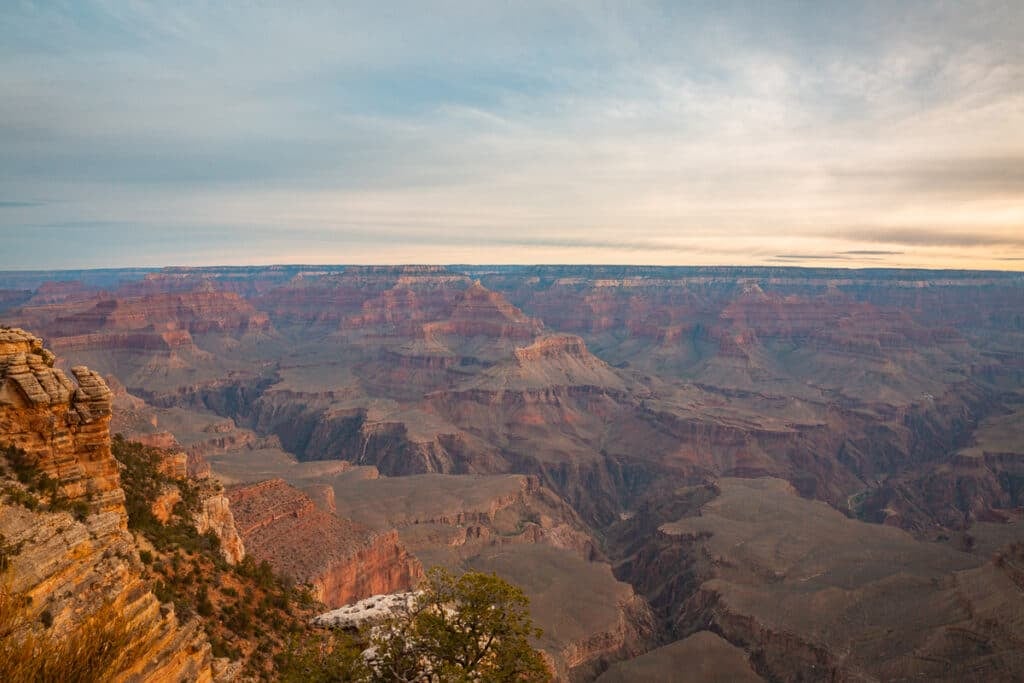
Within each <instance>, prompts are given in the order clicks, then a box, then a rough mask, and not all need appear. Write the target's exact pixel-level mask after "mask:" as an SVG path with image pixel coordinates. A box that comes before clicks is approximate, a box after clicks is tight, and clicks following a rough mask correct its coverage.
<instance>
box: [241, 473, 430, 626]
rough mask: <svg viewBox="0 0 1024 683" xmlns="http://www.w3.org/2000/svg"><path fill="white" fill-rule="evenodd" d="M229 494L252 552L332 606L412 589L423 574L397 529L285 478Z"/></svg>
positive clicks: (244, 539) (242, 533)
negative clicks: (322, 504) (327, 507)
mask: <svg viewBox="0 0 1024 683" xmlns="http://www.w3.org/2000/svg"><path fill="white" fill-rule="evenodd" d="M228 498H229V499H230V501H231V508H232V510H233V511H234V515H235V523H236V524H237V526H238V529H239V532H240V533H241V535H242V540H243V542H244V543H245V547H246V551H247V552H248V554H249V555H252V556H253V557H254V558H255V559H257V560H266V561H267V562H269V563H270V565H271V566H272V567H273V568H274V569H275V570H276V571H278V572H280V573H284V574H288V575H290V576H292V577H293V578H295V579H296V580H298V581H301V582H308V583H310V584H312V585H313V587H314V590H315V593H316V596H317V598H318V599H319V600H321V601H322V602H323V603H324V604H326V605H327V606H329V607H338V606H340V605H345V604H348V603H350V602H355V601H356V600H360V599H362V598H365V597H369V596H371V595H378V594H381V593H393V592H396V591H401V590H408V589H409V588H411V587H412V586H413V584H414V583H415V581H416V580H417V579H419V578H420V577H421V576H422V575H423V568H422V567H421V566H420V563H419V561H418V560H417V559H415V558H414V557H412V556H410V555H409V554H408V553H407V552H406V550H405V548H404V547H403V546H402V544H401V543H400V542H399V540H398V533H397V532H395V531H393V530H392V531H387V532H383V533H381V532H373V531H371V530H369V529H368V528H366V527H364V526H362V525H360V524H356V523H355V522H352V521H349V520H346V519H341V518H339V517H337V516H335V515H332V514H330V513H329V512H326V511H324V510H321V509H320V508H318V507H317V506H316V505H315V504H314V503H313V501H312V500H311V499H310V498H309V497H308V496H307V495H306V494H304V493H303V492H302V491H299V490H298V489H296V488H293V487H292V486H289V485H288V484H286V483H285V482H284V481H283V480H281V479H272V480H269V481H264V482H260V483H258V484H253V485H250V486H242V487H238V488H234V489H231V490H229V491H228Z"/></svg>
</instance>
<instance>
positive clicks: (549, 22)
mask: <svg viewBox="0 0 1024 683" xmlns="http://www.w3.org/2000/svg"><path fill="white" fill-rule="evenodd" d="M1022 21H1024V8H1022V7H1021V6H1019V4H1015V3H1000V2H995V1H992V2H976V3H958V4H952V5H941V6H936V5H934V4H933V3H929V2H917V1H915V0H910V1H908V2H901V3H899V4H898V5H893V4H891V3H875V2H867V3H846V2H825V3H816V4H814V5H813V6H804V5H789V4H777V3H765V4H756V3H755V4H751V3H732V2H725V3H713V4H708V5H703V6H694V5H690V4H686V3H666V2H655V1H652V2H641V3H631V4H630V6H629V8H628V11H627V10H626V9H625V8H624V7H622V8H620V7H616V6H608V5H601V4H597V3H591V2H564V3H554V4H552V3H546V2H531V1H529V0H528V1H526V2H521V3H512V4H501V3H482V4H481V3H470V2H459V1H456V0H452V1H448V2H442V3H431V4H430V6H426V5H424V4H422V3H415V2H407V3H399V4H397V5H391V6H388V7H385V8H377V9H374V8H372V7H371V6H370V5H361V6H360V5H350V4H344V3H342V4H339V3H326V2H325V3H318V2H310V3H304V4H302V5H301V6H293V5H291V4H288V5H286V4H283V3H282V4H281V5H279V6H276V7H275V6H273V5H272V4H261V5H260V6H255V7H248V8H246V9H245V10H241V9H239V8H237V7H230V6H227V5H218V4H209V3H202V2H198V1H197V2H192V1H189V0H185V1H184V2H180V3H174V4H167V3H155V2H133V3H108V2H101V1H99V0H96V1H91V2H89V1H86V2H80V3H73V4H68V5H60V4H47V3H42V4H31V3H8V4H5V5H3V6H2V7H0V92H3V93H4V96H3V97H2V98H0V149H2V150H3V153H2V154H3V163H2V164H0V195H2V196H7V197H12V198H17V197H49V196H53V197H61V198H62V199H63V200H65V201H61V202H59V203H45V204H42V203H41V204H34V203H32V204H29V203H24V202H18V201H14V200H12V201H9V202H5V203H0V208H3V209H5V210H4V211H3V215H0V231H3V232H4V233H5V234H6V233H11V232H14V231H16V230H17V229H19V228H24V227H25V226H27V225H29V224H37V225H40V224H45V225H47V226H50V227H48V228H47V230H46V232H47V239H50V240H51V242H50V243H48V246H46V245H43V243H42V242H41V241H35V242H33V241H32V239H34V237H33V236H32V235H28V236H21V237H19V239H22V240H26V241H25V242H24V243H23V251H24V250H28V251H29V252H33V251H41V252H42V250H44V249H47V250H49V251H50V253H51V254H53V253H54V250H61V249H64V250H65V253H64V254H63V256H61V257H60V258H64V259H67V260H68V262H69V263H70V262H72V261H73V260H74V259H75V258H85V256H84V255H83V254H86V253H92V252H91V251H82V249H81V247H80V246H78V245H74V244H72V241H71V240H64V241H61V240H59V239H58V240H56V241H53V240H52V237H53V236H54V235H55V234H60V231H61V229H62V228H61V227H60V226H65V228H64V229H65V230H66V231H67V232H65V233H64V234H65V235H69V236H70V235H78V236H80V235H81V233H82V232H83V231H85V230H91V231H92V234H93V235H94V236H95V239H94V240H93V241H92V242H93V244H91V245H90V247H89V249H90V250H91V249H92V248H93V246H95V248H96V252H95V253H96V254H97V255H98V256H97V255H93V256H89V257H88V258H90V259H93V260H91V261H82V262H78V263H76V265H89V263H94V262H96V261H95V259H97V258H99V257H100V256H102V252H101V251H99V249H100V248H101V247H103V246H106V247H107V248H109V249H111V250H113V251H115V252H117V253H118V254H119V256H118V258H123V259H125V260H126V262H129V263H130V262H136V261H138V262H146V263H159V262H160V259H162V258H170V257H171V256H172V255H173V256H175V257H176V258H182V259H191V260H194V261H198V260H208V259H216V258H231V259H233V260H246V259H249V260H260V259H263V258H265V254H271V255H272V254H274V253H279V252H280V249H281V242H280V240H279V239H278V237H277V235H278V234H279V233H282V232H283V233H284V234H287V235H292V236H293V237H294V239H296V240H303V239H306V240H310V242H309V244H313V245H316V249H310V250H308V253H311V254H314V255H319V254H322V255H323V258H324V259H326V260H335V261H345V260H348V259H347V258H346V254H347V253H349V252H346V251H345V249H348V248H349V247H350V246H351V245H358V246H359V248H360V249H365V251H361V252H360V253H361V254H364V255H373V254H374V253H380V255H381V259H385V260H386V258H387V255H388V254H389V253H394V251H393V249H392V247H393V245H394V244H396V243H399V244H417V245H421V246H423V247H431V249H428V250H427V251H429V252H430V254H431V255H432V257H434V258H437V259H439V260H445V258H444V257H445V255H446V254H448V253H450V252H451V250H453V249H457V250H460V251H459V253H460V254H463V255H464V256H465V258H464V259H463V260H477V261H480V260H494V259H511V258H522V259H525V260H534V259H541V258H544V257H545V254H544V251H545V250H551V251H557V252H558V253H559V254H562V255H563V257H566V258H567V257H572V258H590V257H594V258H603V257H607V258H613V257H614V255H615V254H614V252H616V251H619V252H622V253H624V254H626V255H628V256H630V257H634V258H637V259H644V260H651V261H658V260H660V261H661V262H675V263H678V262H690V261H692V260H694V259H703V258H708V259H710V258H728V259H732V261H731V262H748V263H757V262H763V261H765V260H768V259H775V258H782V259H783V260H792V261H793V262H795V263H798V262H814V261H820V260H822V259H825V260H828V259H831V260H836V261H839V260H841V259H840V257H846V258H845V259H842V261H843V263H844V264H850V265H856V264H858V263H860V262H861V261H868V260H871V259H874V258H883V259H885V261H886V262H887V263H906V264H910V265H929V264H931V265H941V264H943V263H948V264H954V263H955V264H957V265H960V264H961V263H962V262H963V259H965V258H969V259H971V260H972V262H977V263H985V262H994V259H995V255H994V253H993V250H994V249H996V248H998V249H1004V250H1005V249H1024V245H1022V243H1021V240H1019V239H1016V238H1014V237H1013V233H1014V231H1015V230H1016V231H1017V233H1018V234H1019V233H1020V232H1022V229H1021V226H1022V225H1024V113H1022V112H1024V43H1022V42H1021V41H1020V40H1019V34H1020V29H1021V25H1022ZM168 225H173V226H174V229H175V230H178V231H186V232H188V234H190V235H192V236H194V241H193V243H192V244H190V245H189V250H186V251H182V252H181V253H180V254H170V253H169V252H168V251H166V242H165V241H164V240H163V239H162V237H161V235H162V231H165V230H167V229H168V228H167V226H168ZM850 226H857V227H855V228H851V227H850ZM126 232H127V233H132V234H134V235H135V236H138V239H136V240H135V244H136V247H135V250H134V251H130V250H129V249H128V246H126V245H124V244H122V243H121V242H120V241H118V240H119V239H120V237H117V236H122V235H124V234H126ZM240 235H245V237H244V238H240V237H239V236H240ZM147 236H151V238H152V239H150V237H147ZM232 236H234V239H235V240H236V242H237V248H236V249H234V250H230V251H228V252H225V251H223V248H222V245H223V244H224V243H225V242H227V241H230V239H231V238H232ZM40 239H42V238H41V237H40ZM102 239H109V240H111V242H109V243H108V244H106V245H104V244H101V243H100V242H101V240H102ZM335 244H337V245H348V246H345V247H341V246H337V247H335V246H333V245H335ZM147 245H148V246H147ZM886 245H899V246H898V247H897V248H894V249H892V250H889V249H885V248H884V247H885V246H886ZM182 249H184V247H182ZM330 249H336V251H335V252H330V251H329V250H330ZM373 249H376V250H377V251H376V252H374V251H373ZM965 249H966V251H965ZM275 250H276V252H275ZM474 250H475V251H474ZM531 250H532V251H531ZM7 253H8V254H10V253H12V252H10V251H8V252H7ZM303 253H306V252H303ZM531 254H536V256H535V257H533V258H531ZM779 254H781V256H776V255H779ZM1009 257H1010V258H1013V257H1014V256H1013V254H1010V255H1009ZM19 258H20V257H19ZM41 258H43V257H42V256H41ZM53 258H54V259H56V258H58V257H57V256H56V255H54V256H53ZM5 265H7V266H10V265H13V264H5V263H4V262H3V257H2V256H0V267H3V266H5Z"/></svg>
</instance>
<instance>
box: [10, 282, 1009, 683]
mask: <svg viewBox="0 0 1024 683" xmlns="http://www.w3.org/2000/svg"><path fill="white" fill-rule="evenodd" d="M71 279H73V280H74V281H69V278H68V277H67V276H64V275H62V274H61V273H35V274H27V273H23V274H4V273H0V289H3V290H5V291H7V292H8V293H9V294H8V295H6V296H3V297H0V306H2V307H3V308H0V322H3V323H4V324H9V325H17V326H22V327H27V328H28V329H31V330H33V331H34V332H35V333H36V334H39V335H41V336H42V337H44V338H45V340H46V342H47V345H48V346H50V347H52V348H54V349H55V350H58V351H59V352H60V356H61V359H60V360H58V367H60V366H61V364H63V363H65V362H71V363H74V364H78V363H86V364H88V365H89V367H90V368H92V369H93V370H94V371H97V372H99V373H100V374H102V375H103V376H104V377H106V378H107V383H108V384H109V385H110V387H111V389H112V391H113V394H112V402H113V417H112V420H113V422H112V424H113V428H114V430H115V431H121V432H124V433H125V434H128V435H130V436H132V437H133V438H138V439H141V440H144V441H146V442H148V443H153V444H155V445H163V446H174V447H176V448H180V449H181V450H183V451H185V452H186V453H187V454H188V456H189V463H190V466H191V467H209V468H212V471H213V472H214V473H215V474H216V475H217V476H219V477H220V478H221V479H222V480H223V481H224V482H225V484H226V485H227V486H228V489H229V490H228V497H229V498H230V499H231V500H232V507H233V508H235V515H236V518H237V519H239V524H240V531H241V532H242V540H243V542H244V543H245V546H246V548H249V549H250V550H251V551H252V552H255V553H262V554H263V555H264V556H265V557H266V558H267V559H268V560H269V561H271V562H272V563H276V564H277V565H278V566H279V567H280V568H282V569H287V568H288V567H291V570H292V571H293V572H294V573H296V574H301V575H302V576H301V577H298V578H304V579H312V578H314V577H320V581H321V582H322V583H323V584H324V586H327V585H328V584H330V585H335V584H337V585H335V588H333V589H330V590H331V591H333V593H334V594H335V597H336V598H337V599H338V600H348V599H349V598H354V597H363V594H365V593H366V592H367V591H374V592H379V591H378V589H380V588H381V587H382V586H385V585H386V586H387V587H388V588H387V589H388V590H392V589H395V590H398V589H400V588H402V586H401V585H399V584H403V583H405V584H407V583H409V582H410V581H412V580H414V578H415V576H417V575H418V573H417V572H418V571H419V566H420V564H422V565H423V566H429V565H433V564H442V565H446V566H449V567H464V568H474V569H483V570H486V571H495V572H497V573H498V574H500V575H502V576H503V577H505V578H508V579H509V580H511V581H513V582H515V583H518V584H519V585H521V586H523V588H524V590H525V591H526V592H527V594H528V595H529V596H530V597H531V599H532V600H533V609H534V614H535V617H536V620H537V622H538V623H539V624H540V625H541V626H543V628H544V629H545V636H544V638H543V639H542V641H541V642H540V645H541V646H542V647H543V648H544V649H545V650H546V651H547V652H548V653H549V655H550V656H551V657H552V661H553V662H554V663H555V665H556V667H557V669H558V671H559V673H560V675H561V676H563V677H564V678H567V679H572V680H592V679H594V678H595V677H596V676H599V675H602V674H603V678H602V679H601V680H611V681H615V680H636V677H638V676H639V677H645V678H649V680H658V679H657V675H661V674H664V673H665V672H673V671H684V670H685V671H692V673H693V678H694V680H726V679H728V680H744V677H746V678H749V679H750V680H757V677H759V676H760V677H762V678H764V679H766V680H790V679H792V680H797V679H801V678H802V679H803V680H903V679H912V678H914V677H921V676H923V677H926V678H929V679H939V680H941V679H945V680H981V679H984V680H1014V679H1015V678H1019V677H1020V676H1021V675H1024V661H1022V660H1021V658H1020V655H1019V654H1017V653H1019V652H1020V651H1021V648H1022V642H1021V638H1022V637H1024V624H1022V623H1020V621H1021V620H1020V618H1019V616H1018V614H1019V613H1020V612H1021V610H1020V609H1018V608H1019V605H1020V604H1021V601H1022V600H1024V594H1022V592H1021V586H1022V585H1024V582H1022V581H1021V579H1020V577H1021V573H1020V571H1019V570H1018V568H1019V567H1022V566H1024V562H1022V561H1021V559H1020V556H1019V548H1017V546H1015V545H1014V544H1015V543H1019V542H1021V541H1024V531H1022V529H1024V527H1022V526H1021V523H1020V518H1021V513H1020V508H1021V506H1022V505H1024V422H1022V420H1024V412H1022V409H1021V406H1022V405H1024V352H1022V351H1021V349H1024V277H1022V276H1020V275H1018V274H1010V273H991V272H979V273H975V272H960V271H942V272H939V271H934V272H933V271H883V270H878V271H839V270H826V269H820V270H819V269H785V268H777V269H765V268H735V269H729V268H627V267H621V268H616V267H462V268H460V267H452V268H441V267H413V266H405V267H345V268H342V267H337V268H330V267H323V266H316V267H311V266H294V267H289V266H282V267H274V268H258V267H253V268H231V269H227V268H225V269H217V268H209V269H163V270H154V271H149V272H143V271H125V272H123V273H111V272H103V273H90V272H88V271H85V272H77V273H74V274H73V275H72V276H71ZM64 358H66V359H67V361H65V360H63V359H64ZM267 481H271V482H272V483H270V484H266V483H261V482H267ZM275 507H280V509H281V510H285V511H286V512H287V514H281V515H278V514H277V513H275V512H274V509H275ZM242 508H245V509H244V510H242ZM240 510H242V512H241V514H240ZM293 513H294V514H293ZM246 520H248V521H246ZM241 527H245V529H242V528H241ZM325 530H327V531H329V532H330V538H332V539H333V538H337V539H342V541H339V547H338V549H337V551H336V552H335V551H333V550H331V549H330V544H329V543H328V544H322V543H321V544H319V545H318V541H317V540H316V538H317V534H323V533H327V531H325ZM357 537H358V539H357ZM345 539H347V541H346V540H345ZM357 546H358V548H359V550H355V549H356V548H357ZM403 553H408V554H409V555H410V556H409V557H408V558H406V556H405V555H404V554H403ZM385 555H387V556H389V557H390V558H391V560H389V563H380V562H377V560H379V559H380V558H382V557H384V556H385ZM356 556H359V557H360V558H362V559H360V560H358V561H359V562H364V563H365V565H366V566H368V567H377V568H376V569H372V570H370V571H368V574H369V575H368V576H365V577H360V579H359V580H360V581H363V583H364V586H363V589H359V590H354V591H351V592H348V593H346V592H345V591H346V590H347V589H344V588H342V586H341V584H342V583H345V584H346V585H348V583H351V581H349V579H348V578H345V577H349V578H352V579H353V580H355V579H354V578H353V576H354V574H352V572H351V571H349V570H347V569H344V568H343V565H344V563H345V562H346V561H348V560H349V559H351V558H354V557H356ZM374 558H376V559H374ZM395 558H399V559H398V560H397V561H395ZM285 565H287V567H286V566H285ZM353 566H354V565H353ZM403 566H404V567H405V569H404V570H402V569H400V567H403ZM403 571H404V574H403ZM399 574H401V575H402V576H400V577H399V576H398V575H399ZM350 575H352V576H350ZM331 577H333V578H331ZM346 582H347V583H346ZM555 597H556V598H557V599H554V598H555ZM908 615H911V616H908ZM645 652H646V654H643V653H645ZM701 653H703V654H702V658H701V661H697V659H696V658H697V657H698V655H699V654H701ZM606 670H607V671H606ZM631 677H632V678H631Z"/></svg>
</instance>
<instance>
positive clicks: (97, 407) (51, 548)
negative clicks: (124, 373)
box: [0, 329, 212, 681]
mask: <svg viewBox="0 0 1024 683" xmlns="http://www.w3.org/2000/svg"><path fill="white" fill-rule="evenodd" d="M52 360H53V356H52V355H51V354H49V353H48V352H46V351H45V350H43V348H42V343H41V341H40V340H39V339H37V338H35V337H34V336H32V335H31V334H29V333H27V332H25V331H23V330H20V329H4V330H0V444H2V445H5V446H14V447H16V448H18V449H21V450H22V451H23V452H24V456H21V457H23V458H24V461H25V462H23V463H21V466H28V467H31V468H33V469H34V470H35V471H37V472H40V473H44V474H45V475H47V476H48V477H51V478H53V479H55V480H56V482H57V486H58V490H59V493H58V497H59V498H61V499H62V500H63V502H64V504H65V506H70V507H73V508H74V509H75V510H76V513H75V515H72V514H71V513H69V512H42V511H41V508H35V509H28V508H26V507H24V506H22V505H19V504H16V503H15V502H13V501H14V500H15V499H16V498H19V497H23V496H25V495H31V493H30V492H26V491H24V487H23V486H22V485H21V484H20V483H17V482H15V481H14V480H13V478H12V477H10V476H9V475H3V476H2V477H0V481H2V482H3V489H4V491H5V494H6V495H3V496H0V501H3V502H0V538H2V539H3V541H4V543H5V544H6V545H7V548H8V549H10V548H15V549H17V550H16V552H13V553H11V554H9V555H8V557H7V561H8V563H9V564H8V567H7V571H6V576H5V580H6V581H7V582H8V590H10V591H11V593H12V594H14V595H19V596H23V597H24V598H25V602H26V603H27V605H28V606H27V609H28V610H29V611H30V615H31V616H32V617H34V618H37V619H40V620H41V621H42V623H43V624H44V626H43V627H44V628H48V629H53V631H54V633H55V634H57V635H58V636H59V635H60V634H64V633H68V632H70V631H71V630H72V629H74V628H75V626H76V625H77V624H80V623H82V621H83V620H84V619H86V618H88V616H89V615H91V614H93V613H94V612H96V611H97V610H99V609H101V608H104V607H107V606H109V607H111V608H112V609H113V610H114V611H115V613H116V614H118V615H120V617H121V618H122V619H123V620H124V621H125V622H126V623H127V624H129V625H130V626H131V632H132V633H133V634H134V636H135V639H136V640H135V642H136V645H137V646H138V647H139V648H140V653H139V656H138V657H137V658H136V660H135V661H134V662H133V663H131V664H130V667H129V669H128V670H126V671H124V672H122V673H121V674H120V675H119V676H118V677H117V678H116V680H118V681H128V680H131V681H178V680H189V681H210V680H212V673H211V668H210V664H211V654H210V645H209V643H208V641H207V640H206V636H205V634H204V633H203V631H202V629H201V627H200V625H199V623H198V622H196V621H191V622H188V623H185V624H182V623H179V621H178V619H177V618H176V616H175V614H174V610H173V607H172V606H170V605H163V606H162V605H161V604H160V603H159V601H158V600H157V598H156V597H155V596H154V595H153V593H152V592H151V591H150V590H149V587H148V584H147V583H146V582H145V581H144V580H143V579H142V573H141V572H142V565H141V563H140V562H139V557H138V551H137V548H136V546H135V543H134V540H133V538H132V536H131V534H130V533H129V532H128V531H127V513H126V510H125V507H124V492H123V491H122V489H121V488H120V480H119V476H118V467H117V462H116V461H115V460H114V457H113V455H112V454H111V451H110V433H109V429H108V425H109V422H110V396H111V394H110V391H109V390H108V389H107V386H106V384H104V382H103V380H102V379H101V378H100V377H99V376H98V375H96V374H95V373H92V372H90V371H89V370H87V369H86V368H84V367H76V368H74V369H73V374H74V376H75V378H76V380H77V384H75V383H73V382H71V381H70V380H69V379H68V378H67V377H66V376H65V375H64V373H63V372H62V371H60V370H56V369H54V368H52V367H50V365H51V363H52ZM15 491H22V492H23V493H22V494H21V495H20V496H14V494H13V492H15ZM12 496H13V497H12ZM51 506H52V501H51Z"/></svg>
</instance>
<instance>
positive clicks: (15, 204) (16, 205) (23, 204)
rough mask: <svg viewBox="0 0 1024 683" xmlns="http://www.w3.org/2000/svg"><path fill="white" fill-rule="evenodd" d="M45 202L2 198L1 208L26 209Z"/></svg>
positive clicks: (0, 201)
mask: <svg viewBox="0 0 1024 683" xmlns="http://www.w3.org/2000/svg"><path fill="white" fill-rule="evenodd" d="M44 204H45V202H32V201H4V200H0V209H26V208H31V207H33V206H43V205H44Z"/></svg>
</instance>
